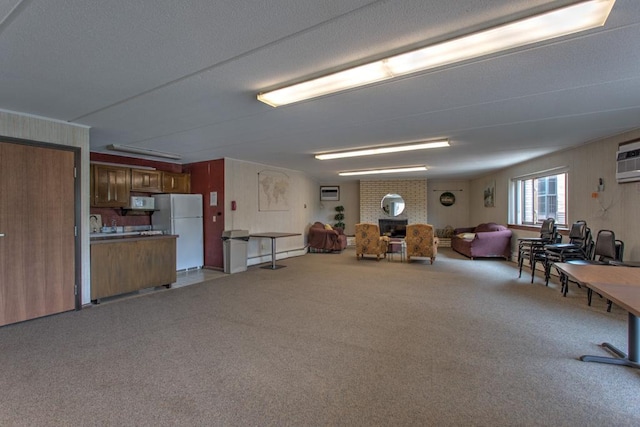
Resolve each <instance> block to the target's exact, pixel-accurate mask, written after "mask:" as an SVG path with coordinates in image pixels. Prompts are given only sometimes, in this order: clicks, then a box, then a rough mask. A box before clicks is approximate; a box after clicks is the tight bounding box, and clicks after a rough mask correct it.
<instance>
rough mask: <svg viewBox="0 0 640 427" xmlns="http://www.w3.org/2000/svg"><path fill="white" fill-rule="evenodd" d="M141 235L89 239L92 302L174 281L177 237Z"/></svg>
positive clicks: (118, 234)
mask: <svg viewBox="0 0 640 427" xmlns="http://www.w3.org/2000/svg"><path fill="white" fill-rule="evenodd" d="M143 232H144V231H138V232H136V234H134V235H131V234H128V235H125V232H123V233H110V235H107V236H96V237H91V302H93V303H94V304H97V303H99V302H100V298H106V297H110V296H114V295H119V294H124V293H127V292H133V291H137V290H140V289H145V288H150V287H153V286H165V287H167V288H169V287H171V284H172V283H174V282H175V281H176V239H177V237H178V236H176V235H172V234H153V235H141V234H140V233H143ZM98 234H103V233H98Z"/></svg>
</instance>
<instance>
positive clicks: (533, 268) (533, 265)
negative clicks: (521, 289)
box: [529, 258, 536, 283]
mask: <svg viewBox="0 0 640 427" xmlns="http://www.w3.org/2000/svg"><path fill="white" fill-rule="evenodd" d="M529 266H530V267H531V283H533V279H534V278H535V277H536V259H535V258H531V260H529Z"/></svg>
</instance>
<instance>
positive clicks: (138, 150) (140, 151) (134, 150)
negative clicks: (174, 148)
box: [107, 144, 182, 160]
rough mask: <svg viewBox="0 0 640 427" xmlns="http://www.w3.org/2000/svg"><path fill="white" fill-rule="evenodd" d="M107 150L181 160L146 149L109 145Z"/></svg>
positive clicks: (173, 155)
mask: <svg viewBox="0 0 640 427" xmlns="http://www.w3.org/2000/svg"><path fill="white" fill-rule="evenodd" d="M107 150H112V151H121V152H123V153H133V154H144V155H145V156H153V157H162V158H165V159H174V160H180V159H181V158H182V157H180V156H179V155H178V154H174V153H166V152H164V151H156V150H148V149H146V148H137V147H130V146H128V145H120V144H111V145H107Z"/></svg>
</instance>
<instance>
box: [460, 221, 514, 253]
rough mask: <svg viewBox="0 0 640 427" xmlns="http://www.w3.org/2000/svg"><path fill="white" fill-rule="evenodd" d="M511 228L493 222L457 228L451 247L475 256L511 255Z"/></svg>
mask: <svg viewBox="0 0 640 427" xmlns="http://www.w3.org/2000/svg"><path fill="white" fill-rule="evenodd" d="M511 234H512V233H511V230H509V229H508V228H507V227H505V226H504V225H499V224H496V223H493V222H488V223H484V224H480V225H478V226H477V227H465V228H456V229H455V230H454V235H453V237H452V238H451V247H452V248H453V250H455V251H456V252H459V253H461V254H462V255H465V256H468V257H469V258H471V259H474V258H488V257H502V258H504V259H507V260H508V259H509V258H510V257H511Z"/></svg>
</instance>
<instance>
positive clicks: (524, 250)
mask: <svg viewBox="0 0 640 427" xmlns="http://www.w3.org/2000/svg"><path fill="white" fill-rule="evenodd" d="M561 241H562V236H561V235H560V234H559V233H558V229H557V227H556V220H555V219H554V218H547V219H545V220H544V221H543V222H542V226H541V227H540V237H531V238H521V239H518V269H519V271H518V278H520V277H522V265H523V264H524V260H525V259H528V260H529V268H531V283H533V278H534V277H535V272H536V262H538V261H541V262H542V261H544V247H545V245H548V244H551V243H560V242H561Z"/></svg>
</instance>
